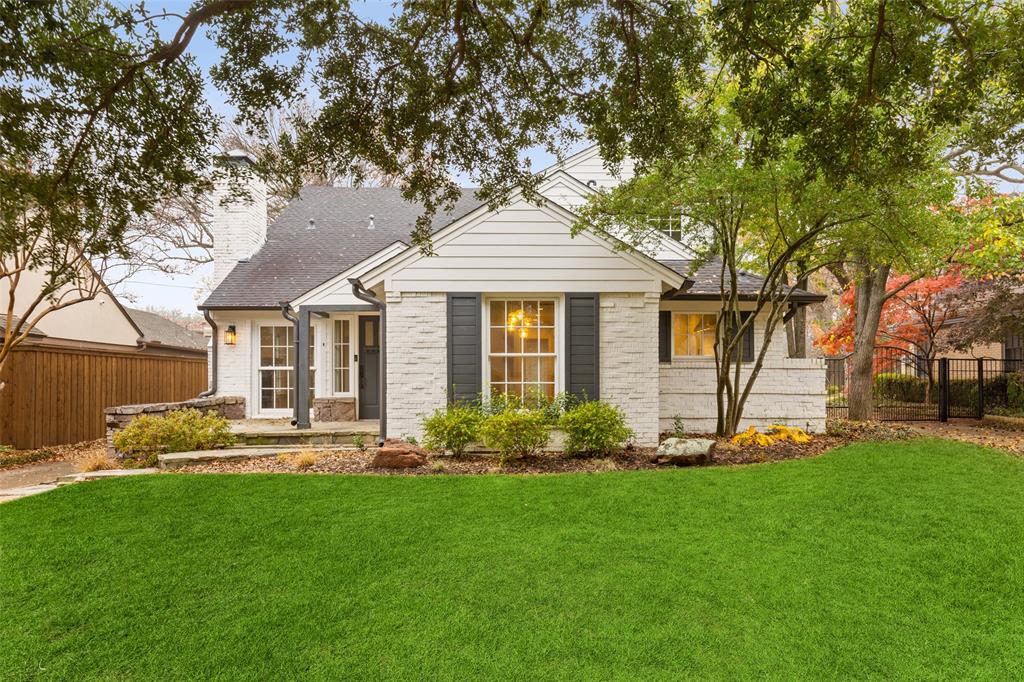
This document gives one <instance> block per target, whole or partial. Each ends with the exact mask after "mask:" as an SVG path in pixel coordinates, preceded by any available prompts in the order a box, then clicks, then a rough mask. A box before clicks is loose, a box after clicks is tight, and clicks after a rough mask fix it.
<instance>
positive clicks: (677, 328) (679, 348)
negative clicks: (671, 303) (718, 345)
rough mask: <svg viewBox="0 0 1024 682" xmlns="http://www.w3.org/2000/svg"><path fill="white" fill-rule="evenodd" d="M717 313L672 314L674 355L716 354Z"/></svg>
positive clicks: (712, 355)
mask: <svg viewBox="0 0 1024 682" xmlns="http://www.w3.org/2000/svg"><path fill="white" fill-rule="evenodd" d="M716 317H717V316H716V315H714V314H711V315H708V314H700V313H696V314H695V313H673V314H672V355H674V356H676V357H683V356H710V357H714V356H715V321H716Z"/></svg>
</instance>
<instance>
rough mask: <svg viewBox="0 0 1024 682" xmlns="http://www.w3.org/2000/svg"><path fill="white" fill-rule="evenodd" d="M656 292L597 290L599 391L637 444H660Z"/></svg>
mask: <svg viewBox="0 0 1024 682" xmlns="http://www.w3.org/2000/svg"><path fill="white" fill-rule="evenodd" d="M658 299H659V296H658V294H655V293H650V294H610V293H603V294H601V307H600V311H601V312H600V315H601V319H600V349H601V351H600V393H601V398H602V399H603V400H605V401H607V402H609V403H611V404H613V405H616V406H617V407H619V408H620V409H621V410H622V411H623V412H624V413H625V415H626V420H627V422H628V424H629V427H630V428H631V429H633V431H634V432H635V434H636V441H635V442H636V443H637V444H638V445H645V446H649V445H657V443H658V383H659V379H658Z"/></svg>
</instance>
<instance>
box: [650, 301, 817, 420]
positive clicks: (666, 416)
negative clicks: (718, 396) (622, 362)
mask: <svg viewBox="0 0 1024 682" xmlns="http://www.w3.org/2000/svg"><path fill="white" fill-rule="evenodd" d="M672 305H673V306H675V308H676V310H679V311H680V312H682V311H686V312H710V309H708V310H704V307H705V306H706V304H700V305H699V306H697V307H696V309H695V308H694V306H693V305H692V304H691V307H689V308H684V307H681V306H682V305H683V304H682V303H674V304H672ZM715 306H717V303H716V304H715ZM764 332H765V325H764V319H763V317H759V318H758V320H756V322H755V327H754V352H755V353H759V352H760V350H761V343H762V340H763V339H764ZM786 356H787V346H786V331H785V327H783V326H782V325H781V324H780V325H779V326H778V327H777V328H776V330H775V333H774V334H773V335H772V342H771V345H770V346H769V348H768V353H767V355H766V356H765V360H764V365H763V366H762V367H761V371H760V373H759V374H758V376H757V379H756V380H755V382H754V387H753V389H752V390H751V393H750V396H749V397H748V398H747V402H746V405H745V407H744V410H743V420H742V421H741V423H740V427H741V428H742V429H746V428H747V427H748V426H755V427H757V428H759V429H762V428H765V427H767V426H769V425H771V424H786V425H789V426H799V427H800V428H803V429H806V430H808V431H812V432H818V433H820V432H823V431H824V430H825V393H826V391H825V361H824V360H823V359H821V358H788V357H786ZM748 376H749V374H748V372H747V371H746V370H743V371H741V373H740V377H741V382H745V381H746V378H747V377H748ZM660 380H661V401H660V404H661V406H660V415H659V416H660V425H661V430H662V431H663V432H664V431H671V430H672V428H673V421H674V418H675V417H677V416H678V417H681V418H682V420H683V424H684V425H685V427H686V430H687V431H689V432H691V433H703V432H713V431H714V430H715V426H716V420H717V409H716V403H715V387H716V379H715V359H714V358H711V357H708V358H704V357H702V358H683V359H674V360H673V361H672V362H671V363H667V362H663V363H661V364H660ZM741 385H742V384H741Z"/></svg>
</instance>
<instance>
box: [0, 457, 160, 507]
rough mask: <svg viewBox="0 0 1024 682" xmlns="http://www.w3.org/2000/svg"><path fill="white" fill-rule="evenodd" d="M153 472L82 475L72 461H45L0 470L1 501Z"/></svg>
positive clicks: (131, 470) (104, 472) (127, 471)
mask: <svg viewBox="0 0 1024 682" xmlns="http://www.w3.org/2000/svg"><path fill="white" fill-rule="evenodd" d="M156 471H157V470H156V469H108V470H106V471H89V472H81V471H77V470H76V469H75V465H74V464H73V463H72V462H44V463H42V464H33V465H30V466H27V467H22V468H20V469H14V470H12V471H0V502H9V501H10V500H17V499H19V498H22V497H28V496H29V495H38V494H39V493H45V492H47V491H49V490H53V489H54V488H57V487H59V486H62V485H68V484H69V483H80V482H82V481H94V480H96V479H99V478H116V477H118V476H139V475H142V474H153V473H156Z"/></svg>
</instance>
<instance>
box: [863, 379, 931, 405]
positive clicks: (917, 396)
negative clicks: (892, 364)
mask: <svg viewBox="0 0 1024 682" xmlns="http://www.w3.org/2000/svg"><path fill="white" fill-rule="evenodd" d="M927 387H928V380H927V379H924V378H921V377H915V376H910V375H907V374H896V373H895V372H882V373H881V374H876V375H875V380H874V384H873V386H872V394H873V395H874V398H875V400H878V401H885V400H892V401H896V402H900V403H923V402H924V395H925V391H926V389H927Z"/></svg>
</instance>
